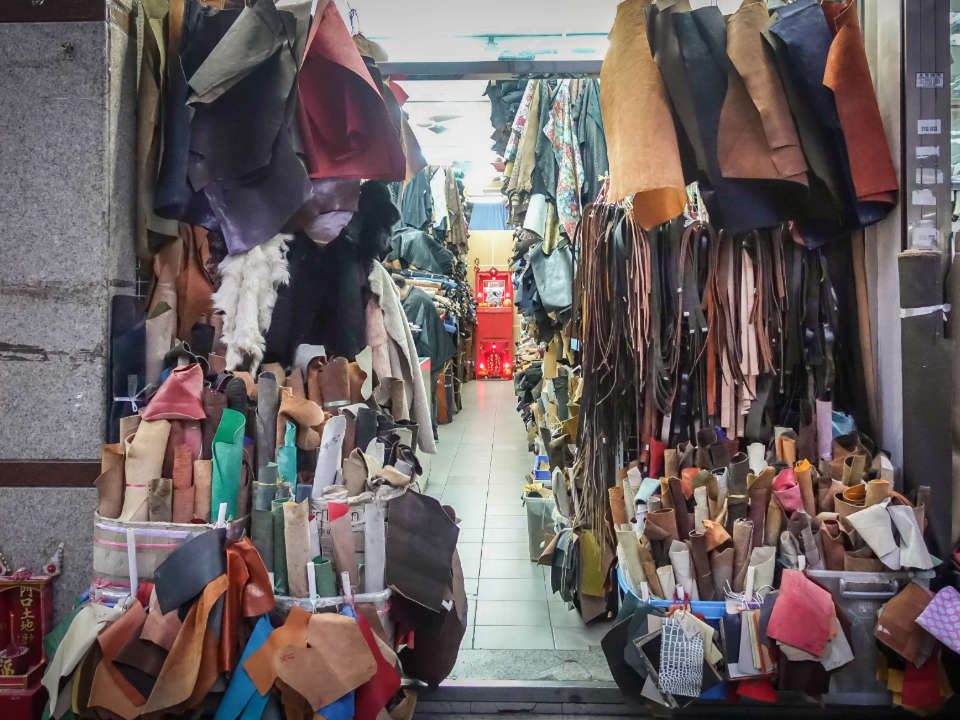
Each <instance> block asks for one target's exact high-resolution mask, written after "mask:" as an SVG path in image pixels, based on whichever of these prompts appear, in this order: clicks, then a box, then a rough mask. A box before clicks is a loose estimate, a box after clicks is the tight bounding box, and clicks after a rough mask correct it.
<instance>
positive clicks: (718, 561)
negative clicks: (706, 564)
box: [710, 548, 734, 600]
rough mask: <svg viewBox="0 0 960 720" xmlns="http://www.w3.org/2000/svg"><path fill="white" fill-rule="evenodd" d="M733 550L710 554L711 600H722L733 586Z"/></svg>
mask: <svg viewBox="0 0 960 720" xmlns="http://www.w3.org/2000/svg"><path fill="white" fill-rule="evenodd" d="M733 554H734V553H733V548H727V549H726V550H722V551H718V552H712V553H710V570H711V573H712V580H713V592H714V596H713V598H711V599H712V600H723V599H725V598H726V597H727V592H728V591H729V590H730V588H731V586H732V584H733Z"/></svg>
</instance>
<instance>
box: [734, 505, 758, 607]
mask: <svg viewBox="0 0 960 720" xmlns="http://www.w3.org/2000/svg"><path fill="white" fill-rule="evenodd" d="M752 552H753V523H752V522H751V521H749V520H737V522H735V523H734V524H733V580H732V581H731V585H732V586H733V591H734V592H735V593H742V592H743V583H744V581H745V580H746V579H747V567H749V565H750V554H751V553H752Z"/></svg>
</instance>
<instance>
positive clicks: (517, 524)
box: [484, 514, 527, 531]
mask: <svg viewBox="0 0 960 720" xmlns="http://www.w3.org/2000/svg"><path fill="white" fill-rule="evenodd" d="M484 527H485V528H487V529H491V530H500V529H503V528H513V529H516V528H523V529H524V531H526V529H527V516H526V514H524V515H490V516H488V517H487V522H486V524H485V525H484Z"/></svg>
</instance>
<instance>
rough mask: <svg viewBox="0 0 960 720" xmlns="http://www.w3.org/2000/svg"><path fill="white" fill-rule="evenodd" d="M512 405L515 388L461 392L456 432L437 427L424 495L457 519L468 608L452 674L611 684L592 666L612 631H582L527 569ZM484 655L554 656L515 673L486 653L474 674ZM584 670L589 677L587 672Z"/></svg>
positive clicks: (481, 386) (522, 448)
mask: <svg viewBox="0 0 960 720" xmlns="http://www.w3.org/2000/svg"><path fill="white" fill-rule="evenodd" d="M516 405H517V399H516V396H515V395H514V394H513V384H512V383H510V382H503V381H482V382H472V383H469V384H468V385H467V386H465V387H464V391H463V410H462V411H461V412H460V413H458V414H457V415H456V416H454V421H453V422H452V423H451V424H449V425H441V426H440V444H439V446H438V448H437V455H436V456H435V457H434V458H433V461H432V466H431V471H430V478H429V481H428V483H427V490H426V492H427V494H428V495H431V496H433V497H436V498H439V499H440V501H441V502H442V503H444V504H445V505H447V504H448V505H452V506H453V507H454V509H455V510H456V511H457V516H458V517H460V518H461V522H460V542H459V551H460V559H461V562H462V565H463V572H464V577H465V579H466V586H467V594H468V599H469V602H470V604H471V608H470V613H469V618H470V626H469V627H468V628H467V634H466V635H465V636H464V639H463V644H462V645H461V662H460V663H458V668H457V670H455V674H458V675H459V676H460V677H462V678H476V679H480V678H481V677H489V676H490V675H493V677H492V678H491V679H513V680H520V679H533V678H527V677H519V676H517V675H520V674H523V669H524V668H528V667H533V666H537V667H539V668H540V669H541V670H543V669H544V668H548V669H549V672H550V673H551V676H553V677H556V678H557V679H563V677H562V676H563V674H564V669H565V668H566V670H567V671H573V673H574V674H576V675H577V677H578V679H579V678H580V675H581V674H582V673H584V672H586V673H587V674H588V675H591V676H597V677H595V679H609V675H608V674H606V673H605V672H604V671H605V669H606V668H605V666H604V663H602V661H601V662H599V663H598V662H596V661H597V658H596V657H594V656H595V655H598V654H599V653H600V650H599V646H600V639H601V638H602V637H603V636H604V634H606V632H607V631H608V630H609V628H610V625H609V623H600V624H593V625H591V626H589V627H587V626H585V625H584V624H583V621H582V620H581V619H580V616H579V614H578V613H577V612H576V611H575V610H573V609H568V608H567V606H566V604H565V603H563V602H561V601H560V598H559V596H557V595H553V594H552V592H551V590H550V585H549V576H548V575H547V574H546V572H545V570H546V568H543V567H541V566H539V565H537V564H536V563H535V562H531V560H530V550H529V545H528V541H527V518H526V509H525V508H524V506H523V503H522V502H521V493H520V488H521V486H522V485H523V484H524V483H525V482H526V481H525V479H524V476H525V475H527V474H528V473H529V472H530V470H531V468H532V465H533V456H532V455H531V454H530V453H529V452H528V451H527V445H526V431H525V430H524V427H523V423H522V421H521V420H520V416H519V414H518V413H517V411H516ZM481 650H482V651H520V650H527V651H543V652H547V651H549V652H550V653H551V654H552V655H551V656H545V657H538V658H536V661H535V662H534V661H531V659H530V658H529V657H528V658H527V659H526V660H524V663H523V667H522V668H518V667H516V666H517V663H515V662H511V661H510V658H511V657H512V656H515V655H516V653H513V652H510V653H508V652H504V654H503V658H502V660H503V661H504V662H501V663H491V662H490V657H489V652H485V653H482V654H481V653H475V655H474V657H476V659H477V662H476V663H474V665H473V667H472V669H471V663H470V661H471V652H470V651H481ZM557 651H581V654H580V655H579V656H578V655H576V654H572V653H569V652H566V653H560V652H557ZM480 655H482V656H483V662H482V663H481V662H479V660H480V657H479V656H480ZM554 656H555V657H554ZM587 656H589V657H587ZM601 659H602V656H601ZM586 660H588V661H589V662H586V663H585V662H584V661H586ZM578 663H579V664H578ZM585 664H586V665H589V669H587V670H585V669H584V665H585ZM557 668H560V671H559V672H558V671H557ZM598 669H599V671H598ZM458 671H459V672H458ZM477 673H482V674H477ZM511 673H512V675H511Z"/></svg>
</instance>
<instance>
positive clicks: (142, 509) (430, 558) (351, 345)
mask: <svg viewBox="0 0 960 720" xmlns="http://www.w3.org/2000/svg"><path fill="white" fill-rule="evenodd" d="M310 10H311V3H309V2H308V3H302V4H299V5H297V4H293V5H290V4H286V5H282V6H280V7H277V6H276V5H275V4H274V3H273V2H268V1H267V0H252V1H249V2H247V3H241V2H229V1H228V2H216V3H200V2H197V1H196V0H170V1H169V2H167V0H142V2H140V3H138V14H137V17H138V18H140V19H142V20H143V22H142V23H138V35H139V38H138V39H139V40H140V41H141V42H140V43H139V47H140V48H141V53H140V64H139V72H140V81H139V88H140V108H141V111H142V112H140V113H139V114H138V122H139V125H140V128H139V130H140V132H139V138H138V141H139V148H140V150H141V152H140V153H139V154H138V157H139V160H140V166H139V168H138V170H139V173H138V181H139V187H138V198H139V211H138V218H139V220H140V226H139V227H138V251H139V253H140V254H141V256H142V258H143V259H144V260H145V261H147V262H146V263H145V269H147V270H152V271H153V283H152V285H151V288H150V291H149V293H148V294H147V297H146V299H145V302H143V301H141V300H140V299H139V298H135V297H132V296H119V295H118V296H116V297H115V298H114V299H113V301H112V308H111V310H112V313H111V345H110V365H111V372H110V390H111V393H112V396H111V402H110V416H109V417H110V420H109V426H108V428H107V432H108V433H109V435H108V440H109V443H108V444H106V445H104V446H103V450H102V464H101V465H102V468H101V469H102V473H101V475H100V476H99V477H98V479H97V481H96V487H97V491H98V498H99V499H98V508H97V512H96V514H95V516H94V518H93V522H94V552H93V557H94V561H93V565H94V567H93V576H92V583H91V587H90V590H89V592H87V593H85V594H84V595H83V596H82V597H81V598H80V600H79V602H78V605H77V606H76V608H75V610H74V612H73V613H72V614H71V615H70V616H69V617H68V618H66V619H65V620H64V621H63V622H62V623H61V625H60V626H59V627H57V628H55V629H53V631H52V633H51V634H50V635H49V636H48V638H47V639H48V640H51V639H52V638H56V641H55V642H54V641H53V640H51V642H50V643H49V644H48V646H47V649H46V653H47V655H46V656H47V658H48V660H49V662H48V664H47V668H46V673H45V674H44V676H43V684H44V686H45V687H46V689H47V691H48V693H49V696H50V700H49V703H48V707H47V712H48V716H49V717H52V718H54V719H55V720H60V719H62V718H93V719H100V720H107V719H108V718H109V719H112V720H115V719H116V718H117V717H121V718H124V719H125V720H134V718H138V717H151V718H159V717H164V718H167V717H169V718H173V717H191V718H196V717H200V716H205V717H215V718H217V719H218V720H232V719H236V718H241V717H242V718H244V719H245V720H253V719H254V718H256V719H259V718H271V719H272V718H279V717H282V716H286V717H287V718H304V719H306V718H310V717H315V716H316V715H317V714H318V713H319V714H320V715H322V716H323V717H325V718H327V720H348V719H349V718H358V719H359V718H367V720H375V719H376V718H378V717H380V718H383V717H385V716H387V715H389V717H391V718H393V719H394V720H408V719H409V718H410V717H411V715H412V712H413V706H414V704H415V701H416V696H415V695H413V694H409V693H407V692H405V691H404V690H402V689H401V687H400V678H401V675H402V674H405V675H406V676H407V677H410V678H415V679H421V680H423V681H424V682H427V683H429V684H437V683H439V682H440V681H441V680H443V679H444V678H445V677H446V676H447V675H448V674H449V672H450V670H451V669H452V667H453V663H454V662H455V661H456V657H457V652H458V650H459V641H460V638H461V637H462V635H463V633H464V631H465V627H466V622H467V606H466V595H465V592H464V589H463V579H462V578H463V574H462V572H460V571H459V559H458V557H457V554H456V541H457V536H458V533H459V531H458V529H457V526H456V524H455V522H454V520H453V519H452V518H453V517H455V516H454V515H452V511H451V510H450V509H449V508H444V507H442V506H441V505H440V504H439V503H438V502H437V501H436V500H434V499H432V498H429V497H427V496H425V495H422V494H421V493H420V485H419V482H418V480H417V478H418V477H419V476H420V475H422V474H423V465H421V458H424V457H425V455H426V454H432V453H434V452H435V444H434V433H433V412H432V400H433V397H434V393H433V388H430V387H426V386H425V383H424V379H423V375H422V373H421V370H420V360H419V356H420V350H419V349H418V342H417V339H415V336H414V334H413V332H412V328H411V324H410V322H409V321H408V318H407V312H406V308H405V307H404V304H403V301H402V299H401V295H400V291H399V289H398V287H397V285H396V283H395V282H394V279H393V277H392V276H391V273H390V271H388V270H387V268H386V267H385V266H384V265H383V264H382V261H385V260H386V259H387V256H388V255H389V254H390V252H391V248H392V236H393V229H394V226H395V225H396V224H397V223H398V221H399V220H400V218H401V212H400V209H399V208H398V207H397V206H396V205H395V204H394V201H393V196H392V194H391V188H390V186H389V183H394V182H395V183H399V184H401V185H402V184H403V183H404V182H410V181H412V180H413V179H414V178H415V177H416V176H417V174H418V173H419V172H420V170H422V169H423V167H424V166H425V163H424V162H423V158H422V153H421V152H420V149H419V147H418V146H417V143H416V138H415V137H414V136H413V134H412V132H411V131H410V128H409V125H408V123H407V120H406V115H405V114H404V113H403V111H402V110H401V105H402V103H403V102H404V101H405V99H406V95H405V94H404V93H403V92H402V90H401V89H400V88H399V87H398V86H397V85H396V84H395V83H391V82H390V81H389V78H384V77H382V76H381V74H380V72H379V69H378V68H377V65H376V61H375V60H374V56H378V57H381V59H382V49H380V48H379V47H378V46H376V44H375V43H371V42H370V41H369V40H367V39H366V38H364V37H363V36H361V35H357V36H355V37H352V36H351V34H350V31H349V30H348V29H347V26H346V24H345V23H344V20H343V18H342V17H341V16H340V13H339V11H338V10H337V7H336V5H335V4H333V3H329V2H320V3H319V5H317V7H316V9H315V11H314V13H313V15H312V16H311V12H310ZM451 175H452V174H451ZM441 180H442V189H443V190H444V191H446V190H447V189H452V192H453V193H454V196H456V197H459V195H458V194H457V190H456V188H457V186H456V183H455V182H454V183H453V184H452V185H450V183H447V182H446V175H444V177H442V178H441ZM452 202H453V198H452V197H451V203H452ZM444 218H445V219H444V222H445V230H446V233H445V234H444V235H443V236H442V237H441V238H440V239H439V240H437V239H436V236H431V238H430V240H431V243H433V245H435V246H436V247H433V245H431V253H432V255H431V257H435V258H439V262H440V265H441V266H442V268H441V269H442V271H443V272H444V273H446V274H453V275H455V276H456V273H457V268H461V277H459V279H457V280H450V279H446V278H445V279H444V281H443V282H439V283H437V285H438V287H442V288H443V291H442V292H441V293H437V292H436V291H434V294H437V295H439V296H440V297H441V298H442V299H443V301H444V303H446V304H445V306H444V307H443V312H444V313H449V315H450V317H458V316H461V317H463V318H464V322H463V323H462V325H463V326H464V327H468V326H469V323H468V322H466V319H467V317H468V316H469V314H470V312H471V311H472V304H471V303H472V293H470V291H469V289H467V290H466V292H465V293H464V292H461V290H462V288H461V281H462V280H464V279H465V269H463V268H465V264H464V261H463V256H462V255H463V251H464V249H465V237H466V228H465V226H463V209H462V206H459V207H454V208H451V209H448V210H447V211H445V216H444ZM457 223H459V224H460V226H461V227H456V224H457ZM458 243H459V244H458ZM414 256H415V257H418V258H419V256H417V255H414ZM403 272H409V270H404V271H403ZM421 292H422V291H421ZM425 307H427V308H428V309H429V311H430V312H431V313H433V316H432V317H433V319H435V320H436V321H437V324H438V325H439V326H440V329H441V330H443V333H444V335H445V336H446V339H447V342H448V343H449V342H451V341H450V339H449V335H448V334H447V330H446V328H445V325H444V319H442V318H441V315H440V313H438V311H437V310H436V305H435V303H434V302H433V300H432V299H431V298H430V297H428V298H427V300H426V303H425ZM421 309H422V308H421ZM444 318H446V315H445V316H444ZM454 324H455V325H457V324H460V323H456V322H455V323H454ZM454 331H455V332H456V331H457V328H456V327H454ZM391 516H392V517H393V522H391ZM441 628H443V632H440V629H441ZM415 637H416V639H417V642H415V641H414V638H415Z"/></svg>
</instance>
